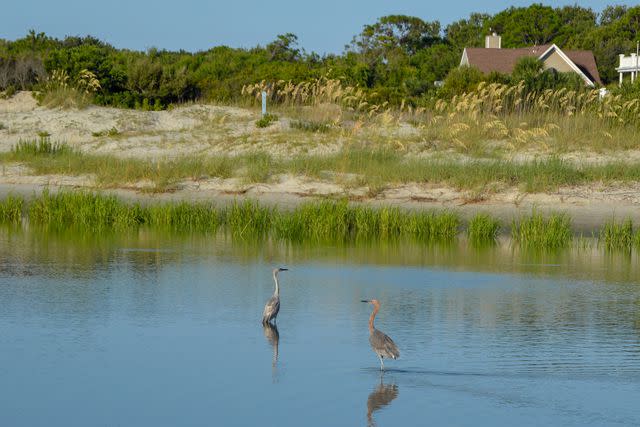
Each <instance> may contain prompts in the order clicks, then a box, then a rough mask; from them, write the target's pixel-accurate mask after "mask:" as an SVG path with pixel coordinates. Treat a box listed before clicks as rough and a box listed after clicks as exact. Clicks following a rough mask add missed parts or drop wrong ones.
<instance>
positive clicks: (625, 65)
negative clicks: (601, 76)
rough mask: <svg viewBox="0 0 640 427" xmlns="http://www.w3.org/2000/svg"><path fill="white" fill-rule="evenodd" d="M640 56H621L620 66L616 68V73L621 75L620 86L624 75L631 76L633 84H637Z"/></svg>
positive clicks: (635, 54) (633, 54) (634, 54)
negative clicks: (639, 58) (639, 59)
mask: <svg viewBox="0 0 640 427" xmlns="http://www.w3.org/2000/svg"><path fill="white" fill-rule="evenodd" d="M638 65H639V64H638V54H637V53H632V54H631V56H625V55H624V54H620V65H619V66H618V68H616V71H617V72H618V74H619V75H620V84H622V80H623V76H624V73H628V74H631V83H633V82H635V81H636V79H637V78H638V71H640V67H639V66H638Z"/></svg>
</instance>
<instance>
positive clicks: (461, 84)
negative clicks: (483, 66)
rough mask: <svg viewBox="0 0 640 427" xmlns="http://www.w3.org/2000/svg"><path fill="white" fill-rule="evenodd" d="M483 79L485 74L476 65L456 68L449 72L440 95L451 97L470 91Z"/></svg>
mask: <svg viewBox="0 0 640 427" xmlns="http://www.w3.org/2000/svg"><path fill="white" fill-rule="evenodd" d="M483 80H484V75H483V74H482V72H480V70H478V69H477V68H475V67H459V68H454V69H452V70H451V71H450V72H449V74H447V78H446V79H445V80H444V85H443V86H442V88H441V89H440V91H439V95H440V96H442V97H444V98H451V97H453V96H455V95H462V94H463V93H469V92H471V91H473V90H474V89H475V88H476V87H477V86H478V83H480V82H481V81H483Z"/></svg>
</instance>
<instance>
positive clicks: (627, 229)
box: [600, 219, 640, 251]
mask: <svg viewBox="0 0 640 427" xmlns="http://www.w3.org/2000/svg"><path fill="white" fill-rule="evenodd" d="M635 237H636V239H634V235H633V222H632V221H631V219H627V220H625V221H623V222H621V223H619V222H616V221H615V220H611V221H609V222H607V223H606V224H605V225H604V227H603V228H602V230H601V231H600V239H601V240H602V241H604V245H605V247H606V248H607V249H608V250H627V251H629V250H631V247H632V246H633V245H634V243H635V241H636V240H637V237H640V234H638V236H635Z"/></svg>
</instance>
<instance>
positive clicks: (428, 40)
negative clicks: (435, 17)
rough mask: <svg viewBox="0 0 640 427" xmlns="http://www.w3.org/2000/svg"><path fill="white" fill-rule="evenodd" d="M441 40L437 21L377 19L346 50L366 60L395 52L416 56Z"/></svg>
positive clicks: (400, 18) (391, 16) (396, 18)
mask: <svg viewBox="0 0 640 427" xmlns="http://www.w3.org/2000/svg"><path fill="white" fill-rule="evenodd" d="M440 40H441V38H440V22H438V21H432V22H425V21H423V20H422V19H420V18H416V17H414V16H407V15H389V16H383V17H382V18H380V19H378V21H377V22H376V23H375V24H371V25H365V26H364V29H363V30H362V32H361V33H360V34H359V35H357V36H356V37H354V38H353V40H352V41H351V44H350V45H349V46H347V50H352V51H355V52H358V53H361V54H363V55H365V56H369V55H371V54H373V55H374V56H379V55H383V56H385V55H388V54H389V52H391V51H394V50H400V51H402V52H403V53H405V54H407V55H413V54H415V53H416V52H417V51H419V50H420V49H424V48H426V47H429V46H431V45H432V44H434V43H435V42H438V41H440Z"/></svg>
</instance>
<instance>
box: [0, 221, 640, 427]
mask: <svg viewBox="0 0 640 427" xmlns="http://www.w3.org/2000/svg"><path fill="white" fill-rule="evenodd" d="M0 255H1V257H0V350H1V351H0V379H1V381H0V425H2V426H57V425H60V426H88V425H91V426H129V425H131V426H134V425H135V426H175V425H180V426H201V425H202V426H204V425H207V426H211V425H215V426H254V425H278V426H300V425H305V426H367V425H378V426H424V425H448V426H513V425H518V426H540V425H545V426H586V425H595V426H635V425H640V406H638V398H639V396H640V282H638V281H636V278H635V274H636V273H635V271H636V270H635V265H636V264H635V263H636V260H635V258H634V259H629V257H626V258H625V256H624V255H621V258H618V257H601V256H599V255H593V254H592V253H590V254H587V255H580V254H577V255H576V254H573V255H560V256H557V257H555V258H553V259H551V260H549V259H542V260H541V259H539V258H537V257H533V258H527V257H525V256H524V255H522V254H517V253H514V252H513V251H512V250H509V249H488V253H487V254H484V255H483V254H479V255H477V256H472V254H471V253H470V252H467V251H466V250H463V249H460V248H459V247H453V248H448V249H439V248H417V247H412V246H410V245H408V246H406V247H404V246H403V247H396V248H394V247H385V248H383V249H381V248H379V247H376V246H375V245H373V246H369V247H365V248H356V249H354V248H346V249H345V248H332V247H317V248H295V247H283V246H279V245H275V244H254V245H251V244H247V243H245V244H242V245H238V244H236V243H233V242H229V241H226V240H224V239H213V238H210V239H206V238H196V237H193V238H189V237H186V238H185V237H181V238H173V237H167V236H151V237H149V236H147V235H141V236H133V237H128V238H126V239H119V238H111V239H106V238H105V239H102V238H95V239H92V238H87V239H85V240H83V241H81V242H78V239H74V238H69V237H66V238H57V237H51V236H49V235H40V234H38V233H35V232H34V233H24V234H23V233H18V234H17V235H16V234H15V233H6V232H5V233H0ZM579 260H582V261H583V262H582V263H580V262H578V261H579ZM279 265H285V266H287V267H289V268H290V271H288V272H283V273H281V280H282V283H281V287H282V290H281V292H282V295H281V298H282V308H281V311H280V314H279V316H278V321H277V328H278V331H277V336H276V333H275V331H273V330H263V327H262V326H261V324H260V316H261V313H262V307H263V305H264V303H265V301H266V300H267V299H268V298H269V296H270V295H271V293H272V292H273V283H272V280H271V274H270V273H271V268H272V267H273V266H279ZM576 266H577V267H576ZM364 298H377V299H379V300H380V302H381V305H382V307H381V311H380V314H379V316H378V318H377V320H376V326H377V327H378V328H379V329H381V330H382V331H384V332H386V333H387V334H389V335H390V336H391V337H392V338H393V339H394V340H395V342H396V343H397V345H398V347H399V348H400V352H401V357H400V359H399V360H397V361H387V362H386V367H387V371H386V372H385V373H384V374H381V373H380V370H379V363H378V360H377V358H376V356H375V355H374V353H373V352H372V351H371V349H370V348H369V343H368V330H367V320H368V317H369V313H370V306H368V305H367V304H363V303H361V302H360V300H361V299H364Z"/></svg>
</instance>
